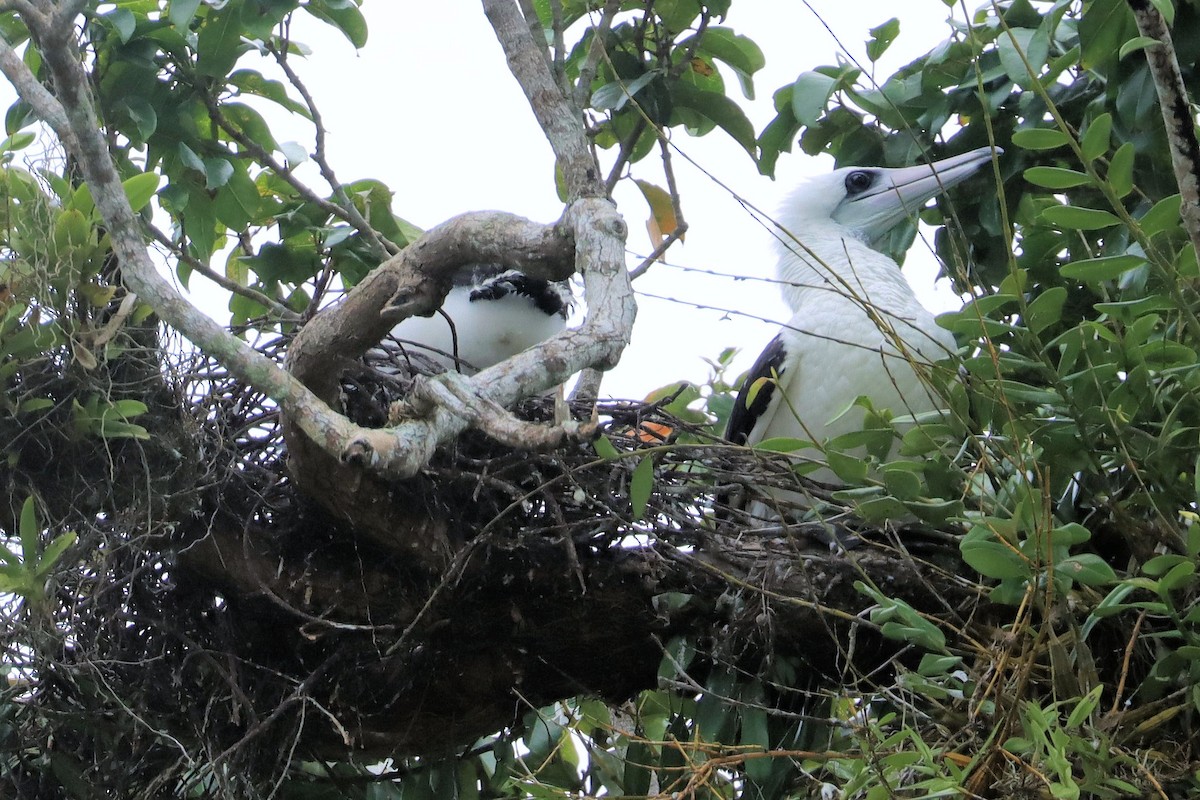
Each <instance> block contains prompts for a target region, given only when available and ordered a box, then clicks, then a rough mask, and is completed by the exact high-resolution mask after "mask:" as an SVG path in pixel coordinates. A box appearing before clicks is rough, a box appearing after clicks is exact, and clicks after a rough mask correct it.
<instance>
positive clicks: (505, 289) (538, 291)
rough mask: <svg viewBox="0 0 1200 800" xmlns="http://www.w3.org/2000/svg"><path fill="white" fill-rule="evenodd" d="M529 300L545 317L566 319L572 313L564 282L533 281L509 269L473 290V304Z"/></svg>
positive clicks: (531, 278)
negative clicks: (510, 297)
mask: <svg viewBox="0 0 1200 800" xmlns="http://www.w3.org/2000/svg"><path fill="white" fill-rule="evenodd" d="M510 293H512V294H519V295H524V296H525V297H528V298H529V299H530V300H531V301H532V302H533V304H534V306H536V307H537V309H538V310H539V311H541V312H542V313H543V314H545V315H546V316H548V317H550V316H554V315H556V314H557V315H558V316H560V317H562V318H563V319H566V318H567V316H568V315H569V314H570V313H571V301H570V299H569V298H570V290H569V289H567V288H566V284H565V282H561V281H548V280H546V279H544V278H533V277H530V276H529V275H526V274H525V273H524V272H519V271H517V270H515V269H510V270H507V271H505V272H502V273H499V274H497V275H492V276H489V277H487V278H486V279H485V280H482V281H479V282H478V283H476V284H475V286H474V287H473V288H472V289H471V302H472V303H474V302H476V301H478V300H499V299H500V298H501V297H504V296H505V295H507V294H510Z"/></svg>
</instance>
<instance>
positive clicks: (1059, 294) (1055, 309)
mask: <svg viewBox="0 0 1200 800" xmlns="http://www.w3.org/2000/svg"><path fill="white" fill-rule="evenodd" d="M1066 302H1067V290H1066V289H1065V288H1063V287H1062V286H1052V287H1050V288H1049V289H1047V290H1046V291H1044V292H1042V293H1041V294H1040V295H1038V296H1037V297H1035V298H1034V299H1033V302H1031V303H1030V304H1029V306H1028V307H1027V308H1026V309H1025V324H1026V326H1028V328H1029V330H1031V331H1033V332H1034V333H1041V332H1042V331H1044V330H1046V329H1047V328H1049V327H1050V326H1051V325H1054V324H1056V323H1058V321H1059V320H1061V319H1062V310H1063V304H1065V303H1066Z"/></svg>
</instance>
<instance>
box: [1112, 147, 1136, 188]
mask: <svg viewBox="0 0 1200 800" xmlns="http://www.w3.org/2000/svg"><path fill="white" fill-rule="evenodd" d="M1136 154H1137V153H1136V150H1135V149H1134V146H1133V142H1126V143H1125V144H1123V145H1121V146H1120V147H1118V148H1117V152H1115V153H1113V157H1112V160H1111V161H1109V163H1108V185H1109V186H1111V187H1112V190H1113V192H1114V193H1116V195H1117V197H1124V196H1125V195H1127V194H1129V193H1130V192H1132V191H1133V158H1134V156H1135V155H1136Z"/></svg>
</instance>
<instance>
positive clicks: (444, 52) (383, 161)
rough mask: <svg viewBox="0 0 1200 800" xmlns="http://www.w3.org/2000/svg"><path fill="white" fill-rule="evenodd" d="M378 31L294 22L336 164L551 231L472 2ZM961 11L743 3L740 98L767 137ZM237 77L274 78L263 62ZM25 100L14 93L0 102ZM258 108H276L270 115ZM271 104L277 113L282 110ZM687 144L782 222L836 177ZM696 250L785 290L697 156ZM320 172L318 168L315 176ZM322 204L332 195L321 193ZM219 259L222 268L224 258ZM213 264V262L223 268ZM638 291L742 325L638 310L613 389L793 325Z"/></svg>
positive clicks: (630, 201) (911, 272)
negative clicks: (788, 201)
mask: <svg viewBox="0 0 1200 800" xmlns="http://www.w3.org/2000/svg"><path fill="white" fill-rule="evenodd" d="M363 12H364V14H365V15H366V18H367V21H368V24H369V26H370V39H369V41H368V43H367V46H366V47H365V48H364V49H363V50H362V51H358V52H356V51H355V50H354V48H353V47H352V46H351V45H350V44H349V42H348V41H347V40H346V39H345V38H344V37H342V36H341V34H340V33H338V32H337V31H335V30H334V29H332V28H330V27H328V26H326V25H323V24H321V23H317V22H316V21H314V20H312V19H311V18H310V17H308V16H307V15H306V14H303V13H298V14H297V15H296V19H297V24H296V25H294V26H293V36H294V37H295V38H296V39H298V40H299V41H302V42H304V43H305V44H307V45H309V46H310V47H311V48H312V50H313V53H312V55H311V56H310V57H309V58H308V59H307V60H305V61H300V62H296V61H294V62H293V65H294V66H295V68H296V69H297V71H298V72H299V73H300V75H301V77H302V78H303V80H304V81H305V82H306V84H307V85H308V88H309V90H310V91H311V92H312V94H313V95H314V97H315V99H316V102H317V104H318V107H319V108H320V109H321V112H322V115H323V117H324V120H325V122H326V126H327V131H328V142H327V147H328V151H329V159H330V161H331V163H332V165H333V167H334V169H335V171H336V172H337V174H338V177H339V179H340V180H342V181H343V182H349V181H352V180H355V179H359V178H365V177H373V178H378V179H380V180H382V181H384V182H385V183H386V184H387V185H388V186H390V187H391V189H392V190H393V191H394V192H395V199H394V202H393V209H394V211H395V212H396V213H397V214H399V215H400V216H403V217H405V218H407V219H409V220H410V221H412V222H413V223H415V224H417V225H419V226H420V227H422V228H428V227H431V226H433V225H436V224H437V223H439V222H441V221H443V220H445V219H447V218H448V217H451V216H453V215H455V214H459V213H461V212H464V211H472V210H481V209H502V210H505V211H511V212H514V213H517V214H521V215H523V216H526V217H529V218H531V219H534V220H537V221H540V222H550V221H553V220H555V219H557V218H558V217H559V215H560V214H561V212H562V206H561V203H560V202H559V200H558V197H557V195H556V193H555V188H554V179H553V163H554V162H553V157H552V155H551V152H550V147H549V145H548V144H547V142H546V140H545V138H544V136H543V135H542V133H541V130H540V129H539V128H538V127H537V125H536V123H535V122H534V119H533V116H532V114H531V113H530V111H529V107H528V104H527V103H526V101H525V98H524V96H523V95H522V94H521V91H520V89H519V87H518V86H517V84H516V82H515V80H514V79H513V77H512V75H511V74H510V73H509V71H508V68H507V66H506V64H505V61H504V57H503V54H502V53H501V51H500V46H499V44H497V42H496V40H495V37H494V35H493V33H492V30H491V27H490V26H489V24H488V22H487V20H486V18H485V17H484V15H483V11H482V9H481V6H480V4H479V3H478V2H476V0H443V1H442V2H416V1H415V0H408V1H407V2H405V1H404V0H365V2H364V4H363ZM949 13H950V12H949V9H947V7H946V5H945V3H944V2H942V0H899V2H897V1H896V0H888V1H886V2H885V1H884V0H810V2H795V1H794V0H790V1H785V0H778V1H777V2H766V1H765V0H739V2H737V3H734V4H733V7H732V13H731V15H730V18H729V19H728V20H727V21H726V22H725V23H724V24H726V25H727V26H729V27H732V28H733V29H734V30H736V31H737V32H739V33H742V34H744V35H747V36H749V37H750V38H752V39H753V40H755V41H756V42H757V43H758V45H759V46H760V47H761V48H762V50H763V52H764V53H765V55H766V59H767V65H766V68H765V69H763V70H762V71H760V72H759V73H758V75H757V76H756V78H755V89H756V92H757V97H756V99H755V100H754V101H753V102H750V101H745V100H744V98H742V97H741V94H740V91H739V90H738V88H737V81H736V79H734V78H733V76H732V75H730V74H728V73H727V74H726V76H725V77H726V83H727V85H728V86H729V87H731V92H732V93H733V96H734V97H735V99H737V100H738V101H739V102H740V103H741V104H742V105H743V107H744V108H745V109H746V111H747V113H748V115H749V116H750V119H751V121H752V122H753V123H754V126H755V130H756V131H761V129H762V128H763V126H764V125H766V123H767V122H769V121H770V120H771V119H772V118H773V116H774V109H773V107H772V100H771V97H772V94H773V93H774V91H775V90H776V89H777V88H779V87H780V86H782V85H784V84H786V83H790V82H791V81H793V80H795V78H796V76H797V75H799V74H800V73H801V72H803V71H805V70H808V69H811V68H812V67H815V66H818V65H821V64H831V63H835V59H836V57H837V54H838V53H839V52H841V46H839V44H838V42H837V41H835V37H836V38H837V39H838V40H840V42H841V45H844V46H845V47H846V48H847V50H848V53H849V55H850V56H851V57H853V58H855V59H857V60H859V61H860V62H861V63H862V64H864V65H866V64H868V63H869V62H867V61H866V58H865V50H864V43H865V41H866V40H867V38H868V29H869V28H871V27H873V26H875V25H878V24H879V23H881V22H883V21H885V20H887V19H888V18H890V17H892V16H899V17H900V18H901V30H900V36H899V38H898V39H897V41H896V42H895V43H894V44H893V45H892V48H891V49H890V50H889V51H888V53H887V54H886V55H885V57H884V59H883V60H882V61H881V62H880V64H879V66H878V67H877V75H878V77H879V78H881V79H882V78H884V77H886V76H887V75H889V74H890V73H891V72H892V71H894V70H895V69H896V68H897V67H899V66H901V65H903V64H905V63H907V62H908V61H910V60H912V59H913V58H915V57H917V56H919V55H921V54H923V53H925V52H927V51H928V50H929V49H930V48H931V47H932V46H933V45H934V44H936V43H937V42H938V41H940V40H942V39H943V38H945V37H946V35H947V34H948V28H947V25H946V18H947V15H948V14H949ZM239 66H245V67H250V68H255V69H261V70H263V71H264V72H268V73H270V72H273V70H271V69H270V68H271V66H272V65H270V64H269V63H268V62H267V61H266V60H265V59H263V58H260V57H258V56H256V55H254V54H250V55H247V56H245V57H243V59H242V61H241V62H240V64H239ZM10 98H11V88H10V87H8V86H7V85H4V86H3V91H0V101H3V102H4V104H5V105H7V102H9V99H10ZM256 106H257V107H259V108H260V109H262V110H263V111H264V112H267V111H268V110H269V109H267V108H264V106H263V104H260V103H256ZM271 108H275V107H274V106H271ZM268 119H269V121H270V122H271V124H272V127H273V129H274V131H275V134H276V139H277V140H279V141H287V140H297V141H299V142H300V143H301V144H302V145H304V146H305V147H306V148H308V149H309V150H310V151H311V147H312V139H311V131H310V130H309V129H308V127H306V126H307V123H306V121H304V120H302V119H299V118H295V119H290V118H288V117H287V116H286V115H285V114H282V113H271V114H269V115H268ZM674 142H675V144H676V145H677V146H678V147H679V148H680V149H681V150H682V151H683V152H684V153H686V154H687V156H689V157H690V158H691V159H693V160H694V161H695V162H697V164H699V165H700V167H702V168H703V169H704V170H707V171H709V172H710V173H712V174H713V175H714V176H715V177H716V178H718V179H719V180H720V181H721V182H723V183H725V184H726V185H728V186H729V187H730V188H731V189H732V190H733V191H735V192H737V193H739V194H741V195H742V196H743V197H745V198H746V199H747V200H749V201H750V202H751V203H753V204H754V205H755V206H757V207H759V208H761V209H763V210H765V211H767V212H773V211H774V210H775V209H776V208H777V207H778V205H779V203H780V200H781V198H782V196H783V195H784V194H785V193H786V192H787V191H788V190H789V189H790V188H791V187H792V186H794V185H795V183H796V182H797V180H798V179H800V178H801V177H802V176H804V175H810V174H814V173H819V172H823V171H826V170H828V169H830V168H831V163H832V162H831V161H830V160H829V159H826V158H819V159H818V158H810V157H808V156H805V155H803V154H801V153H799V152H798V148H794V149H795V150H796V151H797V152H793V153H791V154H784V155H782V156H781V157H780V160H779V163H778V167H777V178H776V180H775V181H771V180H770V179H768V178H765V177H763V176H761V175H759V174H758V171H757V169H756V167H755V166H754V164H753V163H752V162H751V160H750V158H749V157H748V156H747V155H746V153H745V151H744V150H742V148H741V147H740V146H739V145H738V144H736V143H735V142H734V141H733V140H732V139H731V138H730V137H729V136H728V135H726V134H725V133H724V132H722V131H720V130H716V131H714V132H712V133H710V134H709V135H708V136H705V137H703V138H692V137H689V136H687V135H686V134H685V133H682V132H676V134H675V137H674ZM656 159H657V156H656V155H651V156H649V157H647V158H646V159H645V160H644V161H643V162H641V163H640V164H638V165H637V167H636V169H635V174H636V175H637V176H638V177H639V178H643V179H646V180H650V181H651V182H654V183H658V184H659V185H665V181H664V180H663V177H662V171H661V169H660V167H659V165H658V163H657V160H656ZM675 170H676V177H677V181H678V185H679V188H680V191H681V194H682V197H683V209H684V215H685V218H686V219H687V220H688V223H689V225H690V227H689V230H688V234H687V241H686V242H685V243H683V244H676V245H675V246H674V247H673V248H672V249H671V250H670V251H669V253H668V254H667V259H668V261H669V262H671V263H673V264H679V265H685V266H689V267H697V268H702V269H709V270H714V271H717V272H722V273H732V274H735V275H742V276H747V277H760V278H766V277H771V276H773V274H774V261H775V257H774V255H773V253H772V249H771V237H770V235H769V234H768V232H767V231H766V230H764V229H763V227H762V226H761V225H760V224H759V223H758V222H756V221H755V220H754V219H753V218H752V217H751V216H750V214H749V213H748V212H746V211H745V210H744V209H743V208H742V207H741V206H740V205H739V204H738V202H737V201H736V200H735V199H734V198H733V197H732V196H730V194H729V193H728V192H727V191H726V190H724V189H722V188H720V187H719V186H717V185H716V183H714V182H713V180H712V179H710V178H708V177H706V176H705V175H704V174H703V173H702V171H701V170H700V169H698V168H696V167H693V166H691V165H689V164H688V163H687V161H686V160H685V159H683V158H676V159H675ZM310 174H312V173H310ZM625 183H628V184H629V185H624V184H622V185H621V186H618V188H617V192H616V200H617V203H618V206H619V209H620V211H621V213H622V214H624V215H625V218H626V220H627V221H628V223H629V228H630V236H629V243H628V246H629V249H630V251H631V256H630V264H631V265H636V264H637V263H638V262H639V261H640V260H641V259H640V258H639V257H638V254H644V253H646V252H649V250H650V249H651V248H652V246H651V244H650V241H649V237H648V235H647V233H646V231H645V219H646V216H647V215H648V209H647V206H646V203H645V201H644V199H643V198H642V196H641V194H640V192H638V191H637V190H636V188H634V187H633V185H632V183H629V182H625ZM312 185H313V186H314V187H316V189H317V191H318V192H319V193H322V194H324V193H327V189H326V188H325V187H324V186H323V185H321V184H319V183H318V182H313V183H312ZM922 248H924V249H925V250H926V252H925V253H921V252H913V253H912V254H910V256H909V259H908V266H907V267H906V270H905V271H906V274H907V275H908V277H909V280H910V281H912V282H913V284H914V285H915V286H916V288H917V291H918V294H919V295H921V296H922V297H923V298H925V302H926V304H927V305H929V306H930V307H931V308H934V309H935V310H942V309H946V308H950V307H954V306H955V305H956V304H957V300H956V298H954V297H953V296H952V294H951V293H950V292H949V291H948V290H947V289H945V287H944V286H943V287H942V290H941V291H940V292H935V291H934V290H933V280H934V275H935V274H936V269H937V268H936V264H935V263H934V261H933V258H932V256H931V255H929V254H928V252H927V251H928V248H927V247H925V246H924V245H923V244H922V243H921V242H920V241H918V244H917V246H916V248H915V249H916V250H917V251H920V250H921V249H922ZM219 258H220V257H219V256H218V259H219ZM216 263H217V262H214V264H216ZM205 284H206V281H205V280H204V279H203V278H202V277H201V276H198V275H197V276H193V278H192V281H191V289H192V290H193V294H194V300H195V302H197V303H198V304H199V305H201V306H202V307H205V308H207V309H209V310H210V312H211V313H212V314H213V316H214V317H216V318H217V319H218V320H222V321H226V320H227V319H228V316H227V312H226V311H225V305H226V299H225V296H224V295H223V293H222V292H221V291H220V290H217V289H215V287H212V286H211V285H208V286H205ZM635 288H636V289H637V290H638V291H639V295H640V294H641V293H647V294H652V295H658V296H661V297H669V298H676V299H678V300H681V301H688V302H691V303H697V304H701V305H705V306H715V307H718V308H721V309H728V310H729V312H730V313H723V312H720V311H705V310H699V309H696V308H695V307H693V306H689V305H684V304H681V303H677V302H670V301H665V300H658V299H652V298H649V297H639V312H638V319H637V324H636V326H635V329H634V336H633V343H632V345H631V346H630V348H629V349H628V350H627V351H626V353H625V356H624V358H623V359H622V361H621V363H620V365H619V366H618V367H617V368H616V369H615V370H613V372H612V373H610V374H609V376H608V377H607V378H606V381H605V384H604V392H605V393H606V394H611V395H613V396H617V397H629V398H634V397H642V396H644V395H646V394H647V393H648V392H649V391H651V390H652V389H654V388H657V387H658V386H661V385H663V384H665V383H668V382H670V381H674V380H678V379H689V380H693V381H696V382H702V381H703V380H704V379H705V377H706V376H707V375H708V372H709V368H708V367H707V365H706V364H705V363H704V360H703V359H705V358H715V356H716V355H717V354H718V353H719V352H720V351H721V350H722V349H724V348H725V347H729V346H736V347H739V348H741V349H742V352H741V354H740V356H739V358H738V359H737V361H736V362H735V372H737V371H741V370H744V369H746V368H748V367H749V366H750V364H751V363H752V362H753V360H754V358H755V357H756V356H757V354H758V352H759V350H760V349H761V348H762V347H763V346H764V345H765V344H766V343H767V342H768V341H769V340H770V339H771V338H772V337H773V336H774V335H775V333H776V332H777V331H776V326H775V325H773V324H770V323H767V322H762V321H760V320H756V319H749V318H745V317H740V316H738V315H737V312H743V313H749V314H753V315H755V316H758V317H766V318H767V319H770V320H775V321H778V322H783V321H785V320H786V319H787V315H786V314H785V311H784V309H785V307H784V305H783V302H782V301H781V300H780V299H779V293H778V290H777V289H776V287H774V286H772V285H771V284H768V283H762V282H759V281H736V280H733V279H729V278H715V277H708V276H703V275H699V274H697V273H694V272H686V271H683V270H680V269H677V268H673V267H670V266H666V265H655V266H654V267H653V268H652V269H651V270H650V272H649V273H648V274H646V275H645V276H643V277H642V278H641V279H639V280H638V281H637V283H636V285H635Z"/></svg>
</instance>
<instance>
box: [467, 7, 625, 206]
mask: <svg viewBox="0 0 1200 800" xmlns="http://www.w3.org/2000/svg"><path fill="white" fill-rule="evenodd" d="M483 10H484V13H485V14H487V17H488V20H489V21H490V22H491V23H492V27H493V28H494V29H495V31H496V38H497V39H498V40H499V41H500V46H501V47H502V48H503V49H504V55H505V56H506V57H507V59H508V68H509V69H510V70H512V74H513V76H514V77H515V78H516V79H517V83H519V84H521V89H522V90H524V92H525V97H526V98H527V99H528V100H529V106H530V108H532V109H533V114H534V116H535V117H536V118H537V121H538V124H539V125H541V126H542V131H543V132H544V133H545V134H546V138H547V139H548V140H549V141H550V147H551V148H552V149H553V150H554V156H555V158H556V159H557V160H558V167H559V169H560V170H562V173H563V176H564V177H565V179H566V186H567V198H568V200H575V199H577V198H581V197H603V196H604V187H603V185H602V183H601V181H600V170H599V166H598V165H597V164H596V159H595V158H594V157H593V155H592V151H591V148H590V147H588V138H587V133H586V132H585V131H584V129H583V122H582V121H581V120H580V118H579V116H578V115H577V113H576V112H575V111H574V110H573V109H572V107H571V103H570V102H569V101H568V100H567V98H566V97H565V96H564V95H563V93H562V90H561V89H560V88H559V86H558V83H557V82H556V81H555V80H554V76H553V75H552V74H551V72H550V65H549V64H548V63H547V60H546V57H545V55H544V49H539V48H538V47H537V45H536V44H535V43H534V41H533V37H532V36H531V35H530V33H529V26H528V25H527V24H526V23H525V18H524V17H522V16H521V12H520V11H519V10H518V9H517V6H516V4H515V3H513V2H512V0H483Z"/></svg>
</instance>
